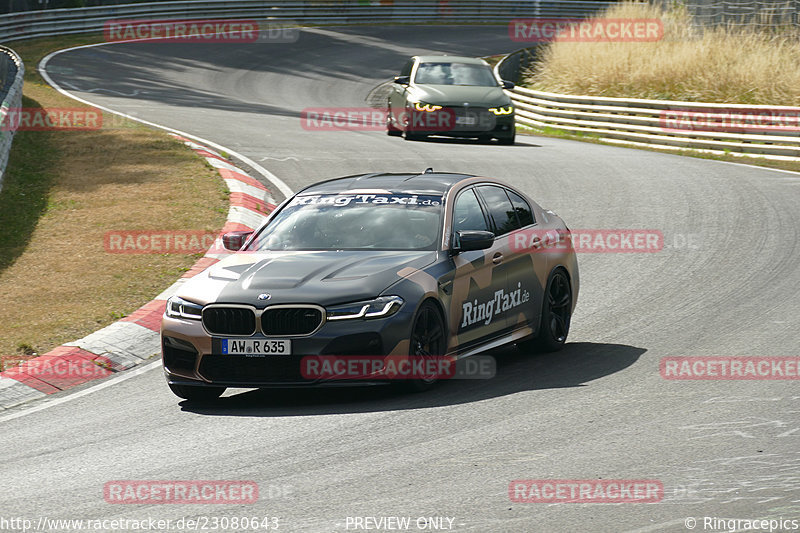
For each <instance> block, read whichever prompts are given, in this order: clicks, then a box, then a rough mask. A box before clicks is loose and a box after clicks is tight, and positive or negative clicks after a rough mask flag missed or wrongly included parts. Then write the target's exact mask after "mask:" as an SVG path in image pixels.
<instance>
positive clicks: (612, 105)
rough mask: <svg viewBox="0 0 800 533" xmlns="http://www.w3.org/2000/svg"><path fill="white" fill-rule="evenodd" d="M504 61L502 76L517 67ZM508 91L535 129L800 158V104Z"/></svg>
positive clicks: (674, 146)
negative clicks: (768, 104) (679, 100)
mask: <svg viewBox="0 0 800 533" xmlns="http://www.w3.org/2000/svg"><path fill="white" fill-rule="evenodd" d="M515 54H518V52H515ZM513 55H514V54H509V56H506V58H508V57H510V56H513ZM504 61H505V58H504V60H503V61H501V62H500V63H498V64H497V65H496V66H495V73H496V74H497V75H498V77H501V78H502V75H503V74H505V75H510V74H513V71H514V69H513V68H504V67H503V63H504ZM508 93H509V95H510V96H511V99H512V101H513V102H514V106H515V107H516V117H517V122H518V123H519V124H523V125H527V126H532V127H534V128H539V129H542V128H553V129H558V130H563V131H566V132H570V133H578V134H592V135H595V136H597V137H598V138H600V139H601V140H603V141H606V142H611V143H619V144H628V145H634V146H636V145H639V146H648V147H651V148H662V149H669V150H695V151H702V152H708V153H716V154H725V153H731V154H734V155H736V154H744V155H750V156H758V157H764V158H768V159H783V160H790V161H800V107H786V106H766V105H742V104H716V103H703V102H678V101H670V100H644V99H638V98H610V97H600V96H574V95H567V94H556V93H549V92H542V91H534V90H531V89H525V88H523V87H516V88H514V89H513V90H511V91H508Z"/></svg>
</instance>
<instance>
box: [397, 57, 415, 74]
mask: <svg viewBox="0 0 800 533" xmlns="http://www.w3.org/2000/svg"><path fill="white" fill-rule="evenodd" d="M412 68H414V60H413V59H409V60H408V61H406V64H405V65H404V66H403V70H401V71H400V75H401V76H411V69H412Z"/></svg>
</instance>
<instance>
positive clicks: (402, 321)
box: [161, 309, 413, 387]
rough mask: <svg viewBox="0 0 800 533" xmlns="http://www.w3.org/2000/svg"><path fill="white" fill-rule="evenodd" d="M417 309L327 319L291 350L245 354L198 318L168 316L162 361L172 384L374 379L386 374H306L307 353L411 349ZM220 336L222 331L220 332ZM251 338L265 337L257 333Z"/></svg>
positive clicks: (348, 353) (318, 382) (252, 384)
mask: <svg viewBox="0 0 800 533" xmlns="http://www.w3.org/2000/svg"><path fill="white" fill-rule="evenodd" d="M412 319H413V314H412V313H410V312H406V311H405V310H404V309H401V310H400V311H399V312H397V313H396V314H394V315H392V316H390V317H388V318H384V319H372V320H363V319H355V320H341V321H336V322H325V323H324V324H323V325H322V326H321V327H320V328H319V329H318V330H317V331H316V332H314V333H313V334H311V335H308V336H297V337H274V338H289V339H291V346H292V353H291V355H268V356H245V355H223V354H221V353H215V352H214V349H213V345H214V344H217V345H218V343H214V342H213V339H212V336H211V335H209V334H208V333H207V332H206V331H205V329H204V328H203V326H202V324H201V323H200V322H199V321H197V320H186V319H176V318H170V317H167V316H164V317H163V319H162V324H161V350H162V364H163V366H164V372H165V374H166V378H167V381H168V382H169V383H171V384H181V385H197V386H204V385H205V386H223V387H295V386H296V387H307V386H341V385H373V384H376V383H379V382H380V383H383V382H385V380H376V381H371V380H368V379H353V380H345V381H342V380H338V381H334V380H330V379H307V378H306V377H304V376H303V371H302V361H303V358H304V357H307V356H314V355H336V356H343V357H345V356H384V355H390V354H391V355H402V354H407V353H408V339H409V337H410V335H411V321H412ZM218 338H219V337H218ZM246 338H248V339H267V338H268V337H265V336H264V335H261V334H256V335H253V336H251V337H246Z"/></svg>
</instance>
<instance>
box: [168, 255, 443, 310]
mask: <svg viewBox="0 0 800 533" xmlns="http://www.w3.org/2000/svg"><path fill="white" fill-rule="evenodd" d="M435 259H436V252H433V251H423V252H418V251H380V252H379V251H319V252H298V251H286V252H258V253H237V254H233V255H231V256H229V257H227V258H226V259H224V260H223V261H220V262H219V263H217V264H216V265H214V266H212V267H210V268H208V269H207V270H205V271H204V272H203V273H201V274H199V275H197V276H195V277H194V278H192V279H191V280H189V281H188V282H186V283H185V284H184V285H183V286H182V287H181V288H180V289H179V290H178V292H177V295H178V296H180V297H181V298H186V299H187V300H190V301H193V302H197V303H199V304H202V305H206V304H209V303H217V302H218V303H241V304H249V305H255V306H257V307H264V306H265V305H266V304H269V305H273V304H280V303H315V304H319V305H323V306H325V305H333V304H337V303H346V302H352V301H357V300H366V299H370V298H374V297H376V296H379V295H380V294H381V292H382V291H384V290H385V289H386V288H387V287H389V286H390V285H391V284H392V283H394V282H396V281H397V280H398V279H400V278H402V277H403V276H401V275H399V274H398V272H399V271H400V270H402V269H407V268H409V267H411V268H412V269H418V268H423V267H424V266H427V265H429V264H430V263H432V262H433V261H434V260H435ZM262 293H269V294H270V295H271V298H270V299H269V301H268V302H267V301H261V300H258V295H259V294H262Z"/></svg>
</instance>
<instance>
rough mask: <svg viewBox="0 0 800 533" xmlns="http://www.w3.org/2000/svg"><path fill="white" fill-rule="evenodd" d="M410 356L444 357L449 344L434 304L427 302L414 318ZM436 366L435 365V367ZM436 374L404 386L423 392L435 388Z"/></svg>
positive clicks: (410, 381) (409, 349)
mask: <svg viewBox="0 0 800 533" xmlns="http://www.w3.org/2000/svg"><path fill="white" fill-rule="evenodd" d="M410 341H411V342H410V345H409V348H408V354H409V356H410V357H411V358H422V359H433V360H436V359H439V358H440V357H441V356H442V355H444V352H445V349H446V348H447V342H446V339H445V336H444V321H443V320H442V315H441V314H439V310H438V309H437V308H436V305H434V304H433V303H432V302H425V303H423V304H422V306H421V307H420V308H419V311H417V316H416V317H414V324H413V326H412V328H411V339H410ZM434 366H435V365H434ZM436 381H437V377H436V374H433V375H431V376H424V377H423V378H421V379H412V380H408V381H405V382H404V383H403V384H404V385H405V388H406V389H409V390H411V391H414V392H422V391H426V390H428V389H430V388H431V387H433V385H434V383H436Z"/></svg>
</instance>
